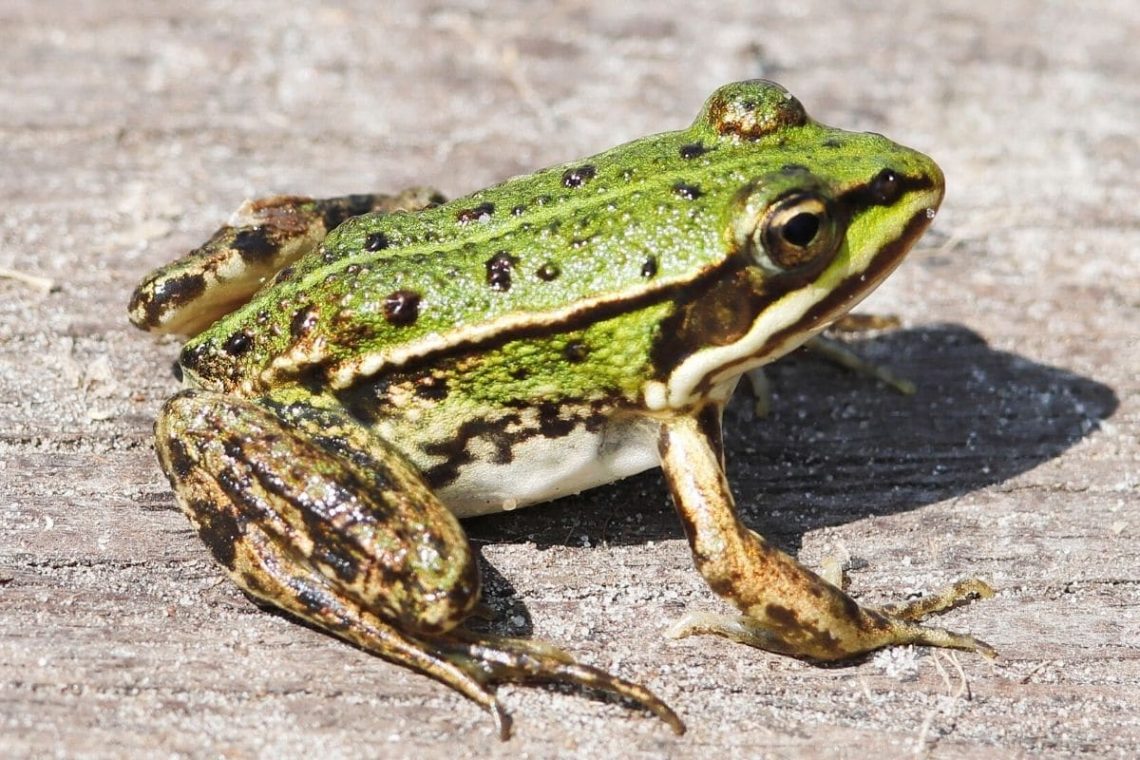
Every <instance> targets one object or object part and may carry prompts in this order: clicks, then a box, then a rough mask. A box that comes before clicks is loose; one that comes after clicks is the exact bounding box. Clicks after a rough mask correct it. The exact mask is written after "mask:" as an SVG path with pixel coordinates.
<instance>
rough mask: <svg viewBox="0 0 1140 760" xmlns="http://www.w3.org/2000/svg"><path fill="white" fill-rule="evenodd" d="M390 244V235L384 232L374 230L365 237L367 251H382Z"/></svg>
mask: <svg viewBox="0 0 1140 760" xmlns="http://www.w3.org/2000/svg"><path fill="white" fill-rule="evenodd" d="M389 245H391V243H390V242H389V241H388V236H387V235H385V234H384V233H383V232H373V233H372V234H370V235H369V236H368V237H366V238H364V250H366V251H382V250H384V249H385V248H387V247H388V246H389Z"/></svg>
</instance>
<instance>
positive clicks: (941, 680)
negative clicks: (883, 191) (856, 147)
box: [0, 0, 1140, 758]
mask: <svg viewBox="0 0 1140 760" xmlns="http://www.w3.org/2000/svg"><path fill="white" fill-rule="evenodd" d="M191 5H192V4H187V3H176V2H170V1H169V0H159V1H158V2H153V3H147V4H145V5H143V4H137V3H128V2H124V0H101V1H100V2H90V3H80V2H64V1H63V0H60V1H59V2H53V3H39V2H31V0H11V1H10V2H7V3H5V4H3V6H2V7H0V29H3V30H4V32H3V39H4V44H3V45H0V71H2V72H3V76H0V104H2V105H0V167H3V170H2V171H0V197H2V198H3V202H4V209H5V210H4V213H3V215H2V216H0V268H2V269H7V270H14V271H19V272H23V273H27V274H31V275H35V276H39V277H43V278H47V279H49V280H50V281H51V282H52V283H53V285H52V287H51V288H50V289H45V288H43V287H40V286H38V285H37V284H36V283H35V282H28V281H24V280H18V279H10V278H8V277H0V388H2V389H3V392H2V393H0V755H3V756H5V757H43V756H49V755H57V756H84V757H118V756H128V755H130V756H135V755H138V756H190V757H197V756H224V757H258V756H279V755H285V756H300V755H302V754H309V753H315V752H320V753H322V755H323V756H328V757H348V756H354V757H355V756H394V757H416V758H432V757H448V758H453V757H465V756H472V755H479V756H484V755H492V756H507V755H511V756H516V755H523V754H530V755H541V756H548V755H561V756H567V757H570V756H579V755H581V756H587V755H588V756H599V755H609V754H613V753H614V752H616V751H617V750H619V749H620V750H623V751H625V752H627V753H628V754H631V755H634V756H642V757H660V756H667V757H708V756H719V755H725V756H728V755H730V754H731V755H741V756H745V755H747V756H752V755H762V756H770V757H816V756H836V757H846V756H853V755H856V754H859V755H870V754H872V753H875V754H878V755H880V756H909V755H915V754H918V755H924V754H925V755H930V756H936V757H955V758H957V757H991V756H994V753H995V752H997V753H1000V754H1001V755H1002V756H1011V757H1017V756H1024V757H1029V756H1041V755H1055V756H1070V755H1078V754H1090V755H1097V756H1126V755H1128V754H1130V753H1132V752H1134V751H1135V750H1136V747H1137V746H1140V717H1138V716H1140V551H1138V550H1137V545H1138V542H1137V536H1138V535H1140V533H1138V531H1140V493H1138V490H1140V440H1138V435H1137V430H1138V427H1137V423H1138V421H1140V359H1138V358H1137V355H1138V350H1137V347H1138V346H1140V328H1138V327H1137V323H1138V317H1140V296H1138V295H1137V294H1138V293H1140V275H1138V272H1140V212H1138V211H1137V209H1140V181H1138V179H1137V177H1138V175H1140V164H1138V159H1137V156H1138V155H1140V138H1138V132H1137V128H1136V125H1137V124H1138V123H1140V58H1138V57H1137V56H1136V54H1135V41H1136V40H1137V39H1140V6H1138V5H1137V4H1135V3H1130V2H1126V1H1125V0H1118V1H1117V2H1111V1H1109V0H1100V1H1099V2H1091V3H1082V4H1079V5H1078V4H1075V3H1051V4H1042V3H1033V2H1030V1H1029V0H1012V1H1011V2H1007V3H1001V4H998V3H990V4H987V5H985V6H981V5H977V4H974V3H967V2H964V1H963V2H950V3H940V4H912V3H906V2H901V0H900V1H894V0H892V1H889V2H883V3H877V4H843V5H838V6H837V5H833V4H831V3H824V2H822V0H804V2H800V3H797V4H796V5H795V8H794V12H793V10H792V9H789V7H787V6H780V7H779V8H777V7H776V6H773V5H770V4H761V3H749V2H744V1H743V0H740V1H739V2H727V3H721V4H718V5H717V6H716V8H717V9H716V10H715V12H714V11H713V10H712V8H711V6H710V5H708V4H692V5H691V6H689V7H685V8H682V7H680V6H675V5H670V6H668V7H669V8H670V9H671V10H668V11H664V10H662V9H661V8H662V5H661V4H655V3H650V2H629V3H603V2H592V1H587V0H583V1H582V2H575V3H569V2H567V3H557V4H539V3H533V4H531V3H525V2H522V1H521V0H514V1H511V2H503V3H496V4H493V5H492V4H484V3H480V2H475V1H474V0H472V2H466V3H461V4H458V5H450V6H449V5H445V4H435V3H416V2H410V1H405V0H399V1H398V2H390V3H384V4H376V3H366V2H363V1H362V0H356V1H354V2H342V3H338V4H336V6H335V7H333V8H324V9H315V8H307V7H301V8H291V7H285V6H284V5H283V4H281V3H269V2H264V0H251V1H250V2H245V3H241V4H232V5H231V4H227V3H208V4H198V5H197V6H194V7H191ZM761 75H762V76H767V77H770V78H774V79H777V80H779V81H781V82H782V83H784V84H785V85H786V86H788V87H789V88H790V89H791V90H792V91H793V92H795V93H796V94H797V95H798V96H799V97H800V98H801V100H803V102H804V103H805V104H806V106H807V107H808V110H809V111H810V112H811V113H812V114H813V115H815V116H816V118H819V119H821V120H823V121H827V122H829V123H835V124H841V125H844V126H849V127H851V128H858V129H872V130H875V131H880V132H883V133H884V134H888V135H890V136H891V137H893V138H896V139H898V140H900V141H903V142H906V143H908V144H912V145H915V146H916V147H920V148H922V149H924V150H926V151H928V152H929V153H931V154H932V155H933V156H935V158H936V159H937V160H938V161H939V162H940V163H941V165H942V166H943V169H944V170H945V172H946V174H947V177H948V178H949V183H950V190H949V195H948V197H947V200H946V203H945V205H944V207H943V211H942V213H941V214H940V216H939V219H938V221H937V223H936V225H935V228H934V230H933V231H932V233H931V234H930V235H928V237H927V238H926V240H925V242H924V243H923V245H922V247H921V249H920V250H918V251H916V252H915V253H914V254H912V256H911V259H910V260H909V261H908V262H907V263H906V264H905V265H904V266H903V267H902V269H900V270H899V272H898V273H897V274H896V275H894V276H893V277H892V279H891V280H890V281H889V282H888V283H887V284H886V285H885V286H884V287H883V288H882V290H881V291H880V292H879V293H878V294H876V296H875V297H874V298H873V299H872V300H871V301H870V302H868V305H867V308H868V309H869V310H872V311H877V312H887V313H894V314H898V315H899V316H900V317H901V318H902V320H903V323H904V326H903V328H902V329H900V330H897V331H893V332H889V333H884V334H882V335H877V336H871V337H868V338H867V339H864V340H860V341H857V344H858V347H859V349H860V350H861V351H862V352H864V354H865V355H867V356H869V357H871V358H873V359H876V360H879V361H882V362H885V363H888V364H889V365H891V366H892V367H893V368H895V369H896V370H897V371H899V372H900V373H901V374H904V375H906V376H908V377H910V378H912V379H913V380H915V381H916V382H917V383H918V384H919V387H920V391H919V393H918V394H917V395H916V396H915V397H913V398H904V397H900V396H897V395H894V394H892V393H890V392H888V391H885V390H883V389H881V388H879V387H877V386H875V385H874V384H872V383H869V382H867V381H865V380H862V379H859V378H853V377H850V376H848V375H845V374H844V373H842V372H840V371H838V370H836V369H834V368H832V367H830V366H826V365H823V364H820V363H818V362H817V361H815V360H813V359H811V358H810V357H808V358H804V357H793V358H792V360H791V361H789V362H787V363H786V364H784V365H781V366H779V367H777V368H775V369H774V371H773V373H772V374H773V381H774V383H775V388H776V399H775V401H776V403H775V409H774V412H773V414H772V416H771V418H770V419H767V420H755V419H753V418H752V416H751V413H750V410H749V409H748V408H747V407H748V405H747V404H746V403H742V404H738V405H737V406H734V407H733V409H732V411H731V413H730V415H729V419H728V421H727V427H728V431H729V446H728V449H729V452H730V468H731V478H732V482H733V484H734V487H735V490H736V493H737V496H738V501H739V502H740V505H741V509H742V510H743V512H744V514H745V516H746V518H747V520H748V521H749V523H750V524H751V525H753V526H754V527H755V528H756V529H757V530H759V531H761V532H763V533H765V534H766V535H768V536H770V537H772V538H773V539H774V540H775V541H777V542H778V543H779V544H780V545H781V546H782V547H784V548H786V549H789V550H792V551H796V552H798V553H799V554H800V556H801V557H802V558H803V559H804V560H805V561H807V562H809V563H818V562H820V561H821V560H822V559H823V558H824V557H826V556H829V555H834V556H839V557H841V558H844V559H848V560H851V561H852V562H853V564H854V570H853V572H852V576H853V590H854V591H856V592H858V593H860V594H863V595H864V598H865V599H868V600H871V601H886V600H891V599H898V598H899V597H900V596H904V595H906V594H910V593H915V592H920V591H923V590H930V589H933V588H935V587H937V586H940V585H942V584H943V583H946V582H949V581H951V580H954V579H956V578H960V577H967V576H973V575H980V576H982V577H985V578H987V579H989V580H990V581H991V582H993V583H994V585H996V586H997V587H999V588H1000V589H1001V593H1000V594H999V595H998V597H997V598H996V599H993V600H990V601H987V602H985V603H979V604H975V605H972V606H970V607H967V608H964V609H960V610H957V611H955V612H953V613H951V614H950V615H948V616H947V617H946V618H945V622H946V624H947V625H949V626H952V627H955V628H959V629H965V630H968V631H970V632H972V633H974V634H976V635H979V636H981V637H982V638H984V639H986V640H987V641H989V642H991V643H992V644H994V645H995V646H996V647H997V648H998V649H999V650H1000V652H1001V654H1002V657H1001V659H999V660H998V661H997V662H995V663H990V662H986V661H984V660H982V659H980V658H977V657H970V656H958V657H957V658H954V659H948V658H946V657H943V656H941V655H939V656H934V655H933V654H932V653H930V652H928V651H912V650H896V651H890V652H886V653H881V654H878V655H876V656H874V657H871V658H868V659H867V660H865V661H863V662H860V663H854V664H851V665H849V666H846V667H836V668H818V667H813V666H810V665H807V664H804V663H800V662H796V661H791V660H787V659H783V658H779V657H775V656H772V655H768V654H765V653H762V652H756V651H752V650H748V649H746V648H744V647H740V646H736V645H733V644H731V643H729V642H726V641H721V640H716V639H709V638H692V639H686V640H681V641H670V640H667V639H665V638H663V636H662V632H663V631H664V630H665V628H666V627H667V626H668V624H669V623H670V622H672V621H673V620H674V619H676V618H677V617H679V616H680V615H681V614H683V612H684V611H686V610H690V609H707V610H717V609H720V607H719V604H718V603H717V602H716V601H715V600H714V599H713V598H712V596H711V595H710V593H709V592H708V591H707V590H706V589H705V587H704V586H703V585H702V583H701V581H700V579H699V578H698V576H697V575H696V573H695V572H694V571H693V569H692V567H691V562H690V559H689V557H688V550H687V547H686V545H685V542H684V540H683V539H682V536H681V534H680V532H679V527H678V525H677V521H676V518H675V516H674V515H673V513H672V508H671V506H670V505H669V503H668V500H667V495H666V493H665V490H664V488H663V486H662V484H661V480H660V476H659V474H658V473H648V474H646V475H644V476H641V477H637V478H634V479H631V480H629V481H626V482H624V483H621V484H618V485H616V486H614V487H611V488H605V489H599V490H596V491H593V492H590V493H587V494H584V495H581V496H579V497H576V498H572V499H566V500H564V501H562V502H560V503H559V504H556V505H552V506H550V507H544V508H538V509H533V510H524V511H521V512H519V513H515V514H512V515H504V516H499V517H495V518H485V519H482V520H479V521H474V522H472V523H470V524H469V531H470V533H471V535H472V537H473V539H474V540H475V542H476V545H477V546H478V547H479V549H480V551H481V554H482V556H483V559H484V560H485V571H486V576H487V578H488V585H489V599H490V601H491V603H492V605H493V607H494V608H495V609H496V610H497V611H498V612H499V614H500V616H501V619H502V624H501V628H502V630H507V631H511V632H515V633H523V634H533V635H534V636H536V637H540V638H543V639H547V640H552V641H555V642H558V643H560V644H562V645H564V646H566V647H568V648H569V649H571V650H572V651H574V652H576V653H578V654H580V655H581V656H582V657H583V658H584V659H586V660H587V661H589V662H592V663H594V664H597V665H600V666H603V667H606V668H612V669H614V670H616V671H618V672H620V673H621V674H623V675H625V676H627V677H631V678H635V679H640V680H643V681H645V682H646V683H648V684H649V685H650V686H651V687H652V688H653V689H655V690H657V691H658V692H659V693H660V694H661V695H662V696H663V697H665V698H666V699H667V700H668V701H669V702H670V703H671V704H672V705H673V706H674V707H675V708H677V709H678V710H679V711H680V712H681V713H682V715H683V716H684V718H685V719H686V721H687V722H688V725H689V728H690V731H689V733H688V735H686V736H685V737H683V738H681V739H677V738H675V737H673V736H672V735H671V734H670V733H668V731H667V730H665V729H664V727H663V726H661V725H659V724H658V723H656V722H655V721H653V720H652V719H651V718H649V717H648V716H646V715H644V714H641V713H638V712H635V711H631V710H629V709H628V708H626V707H625V706H623V705H620V704H614V703H611V702H607V701H604V700H600V699H598V698H591V696H590V695H584V696H583V695H577V694H568V693H563V692H561V691H556V690H548V689H542V688H504V689H503V690H502V694H503V698H504V700H505V702H506V703H507V705H508V707H509V709H510V710H511V712H512V713H513V714H514V716H515V719H516V737H515V738H514V739H513V740H512V741H511V742H510V743H509V744H507V745H500V744H499V743H498V741H497V740H496V738H495V736H494V732H493V730H492V725H491V721H490V720H489V719H488V718H487V717H486V716H485V715H483V714H482V713H481V712H480V711H479V710H478V709H477V708H476V707H475V706H473V705H471V704H469V703H466V702H464V701H463V700H462V699H461V698H460V697H459V696H458V695H456V694H453V693H451V692H449V691H447V690H446V689H444V688H443V687H440V686H438V685H436V684H434V683H432V682H430V681H428V680H427V679H425V678H422V677H419V676H416V675H414V674H410V673H407V672H405V671H403V670H401V669H399V668H396V667H393V666H389V665H387V664H386V663H383V662H380V661H377V660H375V659H372V658H369V657H368V656H366V655H364V654H362V653H360V652H357V651H355V650H353V649H351V648H348V647H346V646H344V645H341V644H339V643H337V642H336V641H334V640H332V639H330V638H328V637H325V636H322V635H321V634H319V633H316V632H314V631H312V630H309V629H306V628H303V627H300V626H298V625H295V624H292V623H290V622H288V621H287V620H285V619H283V618H280V617H277V616H274V615H270V614H266V613H263V612H261V611H259V610H257V609H256V608H255V607H253V606H252V605H251V604H250V603H248V602H247V601H246V600H245V599H244V598H243V597H242V596H241V595H240V594H239V593H238V592H237V591H236V590H235V589H234V588H233V587H231V586H230V585H228V584H227V583H225V582H224V581H223V580H222V577H221V574H220V573H219V572H218V571H217V570H216V569H215V568H214V567H213V566H212V565H211V564H210V562H209V561H208V558H207V555H206V552H205V550H204V548H203V547H202V546H200V545H199V543H198V542H197V540H196V539H195V538H194V537H193V535H192V534H191V532H190V530H189V528H188V526H187V524H186V522H185V520H184V519H183V518H182V516H181V515H179V514H178V513H177V511H176V510H175V509H174V506H173V502H172V499H171V496H170V494H169V492H168V489H167V487H166V484H165V482H164V480H163V478H162V476H161V474H160V473H159V471H158V469H157V466H156V464H155V461H154V458H153V453H152V451H151V446H150V429H151V421H152V419H153V416H154V412H155V410H156V408H157V406H158V404H160V403H161V401H162V399H163V398H164V397H165V396H166V395H168V394H169V393H171V392H172V391H173V390H174V388H175V386H176V383H175V381H174V379H173V377H172V376H171V373H170V369H169V368H170V365H171V362H172V361H173V359H174V357H175V355H176V353H177V344H176V343H174V342H171V341H165V340H154V339H152V338H150V337H148V336H145V335H143V334H141V333H135V332H133V331H131V330H130V329H129V327H128V326H127V324H126V318H125V306H126V301H127V297H128V295H129V293H130V290H131V288H132V287H133V286H134V284H135V282H136V281H137V279H138V278H139V277H141V275H142V274H143V273H144V272H145V271H147V270H149V269H150V268H152V267H154V266H156V265H157V264H159V263H161V262H163V261H166V260H168V259H169V258H171V257H173V256H174V255H176V254H177V253H178V252H179V251H181V250H183V249H185V248H187V247H189V246H193V245H195V244H197V243H198V242H200V240H201V239H203V238H204V237H205V236H206V235H207V234H209V232H211V231H212V230H213V228H214V227H215V226H216V225H217V224H218V223H220V222H221V221H222V220H224V218H225V217H226V216H227V215H228V214H229V212H230V211H231V210H232V209H234V208H236V207H237V205H238V204H239V203H240V201H241V200H242V199H243V198H244V197H247V196H254V195H266V194H272V193H279V192H294V193H311V194H315V195H333V194H339V193H346V192H360V191H366V190H378V189H389V190H391V189H396V188H399V187H403V186H407V185H411V184H422V183H430V184H434V185H436V186H438V187H440V188H441V189H442V190H444V191H445V192H447V193H449V194H452V195H454V194H460V193H463V192H466V191H470V190H473V189H477V188H479V187H482V186H485V185H486V184H488V183H491V182H494V181H496V180H498V179H501V178H503V177H506V176H510V175H512V174H515V173H519V172H523V171H527V170H530V169H534V168H537V167H539V166H542V165H545V164H549V163H553V162H556V161H561V160H569V159H571V158H574V157H576V156H579V155H587V154H588V153H590V152H592V151H595V150H599V149H601V148H604V147H608V146H610V145H613V144H617V143H618V142H620V141H622V140H626V139H631V138H633V137H635V136H638V135H641V134H644V133H648V132H653V131H660V130H663V129H670V128H675V127H678V126H680V125H683V124H686V123H688V122H689V121H690V120H691V119H692V117H693V115H694V114H695V113H696V111H697V108H698V107H699V104H700V102H701V100H702V99H703V97H704V96H705V95H706V94H707V93H708V92H709V91H711V90H712V89H713V88H714V87H715V86H717V85H718V84H721V83H722V82H725V81H730V80H733V79H741V78H746V77H752V76H761Z"/></svg>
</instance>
